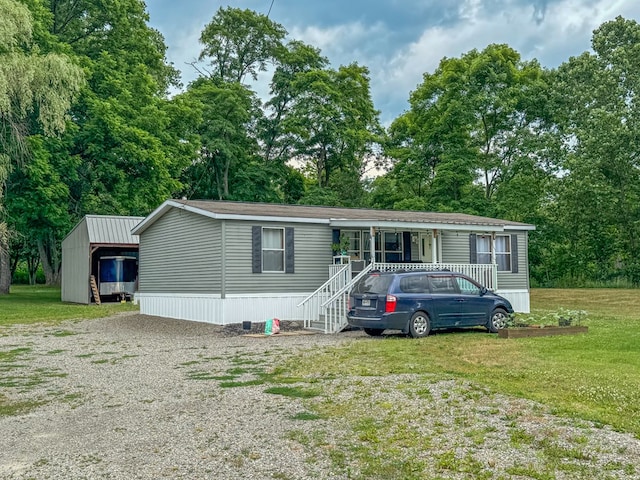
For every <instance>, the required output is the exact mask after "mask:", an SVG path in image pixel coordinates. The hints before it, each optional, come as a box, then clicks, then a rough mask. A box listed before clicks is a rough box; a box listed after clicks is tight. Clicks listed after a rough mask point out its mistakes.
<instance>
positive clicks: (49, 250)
mask: <svg viewBox="0 0 640 480" xmlns="http://www.w3.org/2000/svg"><path fill="white" fill-rule="evenodd" d="M48 243H50V242H47V244H45V242H44V241H43V240H42V239H41V238H40V239H38V252H39V253H40V262H41V263H42V270H44V278H45V283H46V284H47V285H52V286H60V267H61V262H60V256H59V255H58V253H57V251H56V245H55V244H54V245H50V244H48Z"/></svg>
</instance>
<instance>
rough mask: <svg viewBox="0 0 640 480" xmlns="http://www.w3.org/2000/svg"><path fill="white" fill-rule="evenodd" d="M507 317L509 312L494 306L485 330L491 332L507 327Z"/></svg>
mask: <svg viewBox="0 0 640 480" xmlns="http://www.w3.org/2000/svg"><path fill="white" fill-rule="evenodd" d="M508 319H509V314H508V313H507V312H506V311H505V310H504V309H502V308H496V309H495V310H494V311H493V312H492V313H491V320H489V324H488V325H487V330H489V331H490V332H491V333H498V330H502V329H503V328H507V320H508Z"/></svg>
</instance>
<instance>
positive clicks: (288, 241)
mask: <svg viewBox="0 0 640 480" xmlns="http://www.w3.org/2000/svg"><path fill="white" fill-rule="evenodd" d="M293 244H294V242H293V228H291V227H287V228H285V229H284V273H295V268H294V265H295V251H294V248H293Z"/></svg>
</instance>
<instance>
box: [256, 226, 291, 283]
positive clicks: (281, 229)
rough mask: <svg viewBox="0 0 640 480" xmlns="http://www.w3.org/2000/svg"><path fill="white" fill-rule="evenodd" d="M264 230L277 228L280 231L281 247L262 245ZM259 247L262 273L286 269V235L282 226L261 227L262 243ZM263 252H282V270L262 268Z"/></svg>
mask: <svg viewBox="0 0 640 480" xmlns="http://www.w3.org/2000/svg"><path fill="white" fill-rule="evenodd" d="M265 230H278V231H280V240H281V245H282V248H267V247H265V246H264V244H265V242H264V231H265ZM260 247H261V249H260V255H261V257H262V271H263V272H264V273H285V272H286V269H287V257H286V235H285V228H284V227H262V244H261V246H260ZM265 252H282V270H267V269H266V268H264V258H265V255H264V253H265Z"/></svg>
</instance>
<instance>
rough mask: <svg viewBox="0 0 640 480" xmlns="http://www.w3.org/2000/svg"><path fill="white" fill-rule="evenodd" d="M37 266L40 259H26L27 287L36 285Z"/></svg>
mask: <svg viewBox="0 0 640 480" xmlns="http://www.w3.org/2000/svg"><path fill="white" fill-rule="evenodd" d="M38 265H40V259H39V258H36V257H32V256H29V258H27V269H28V270H29V285H35V284H36V274H37V273H38Z"/></svg>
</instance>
